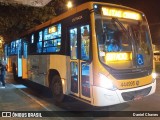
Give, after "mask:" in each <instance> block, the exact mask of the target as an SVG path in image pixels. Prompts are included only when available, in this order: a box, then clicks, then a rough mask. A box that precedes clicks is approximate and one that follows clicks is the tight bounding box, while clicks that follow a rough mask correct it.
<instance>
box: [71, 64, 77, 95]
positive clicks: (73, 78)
mask: <svg viewBox="0 0 160 120" xmlns="http://www.w3.org/2000/svg"><path fill="white" fill-rule="evenodd" d="M71 91H72V92H74V93H78V64H77V63H76V62H71Z"/></svg>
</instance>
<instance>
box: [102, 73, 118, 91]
mask: <svg viewBox="0 0 160 120" xmlns="http://www.w3.org/2000/svg"><path fill="white" fill-rule="evenodd" d="M99 85H100V86H101V87H103V88H106V89H109V90H116V89H117V88H116V87H115V86H114V85H113V82H112V80H110V79H109V78H107V77H106V76H105V75H103V74H101V73H99Z"/></svg>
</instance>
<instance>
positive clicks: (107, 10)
mask: <svg viewBox="0 0 160 120" xmlns="http://www.w3.org/2000/svg"><path fill="white" fill-rule="evenodd" d="M18 39H19V40H21V42H20V43H21V44H19V45H20V47H18V48H19V50H20V51H21V52H19V53H18V52H17V54H18V55H17V58H18V59H20V60H21V62H19V63H18V62H17V63H15V66H11V67H12V68H14V69H12V70H16V71H15V72H14V71H13V72H14V73H15V74H16V75H17V74H19V73H18V69H19V68H18V67H17V66H18V64H20V65H19V66H20V67H21V71H22V73H21V74H19V77H22V78H23V79H28V80H31V81H33V82H36V83H38V84H41V85H44V86H46V87H49V88H50V89H51V91H52V93H53V96H54V98H55V101H57V102H62V101H63V98H64V96H65V95H68V96H72V97H75V98H77V99H79V100H82V101H84V102H87V103H89V104H91V105H93V106H109V105H114V104H119V103H123V102H128V101H131V100H137V99H141V98H142V97H145V96H148V95H151V94H153V93H154V92H155V89H156V74H155V73H154V70H153V50H152V41H151V36H150V31H149V27H148V23H147V20H146V16H145V15H144V13H142V12H140V11H138V10H135V9H132V8H129V7H125V6H121V5H114V4H109V3H104V2H87V3H84V4H82V5H79V6H77V7H75V8H72V9H70V10H68V11H67V12H65V13H63V14H61V15H59V16H57V17H55V18H53V19H51V20H49V21H47V22H45V23H43V24H41V25H39V26H36V27H34V28H32V29H30V30H29V31H26V32H25V33H23V34H22V35H21V36H20V37H19V38H18ZM14 42H15V41H14ZM19 45H18V43H17V46H19ZM8 46H10V45H8ZM15 46H16V45H15ZM6 47H7V46H6ZM6 49H7V48H6ZM11 50H13V49H11ZM8 59H10V60H9V61H10V62H11V63H10V65H12V64H13V63H12V59H11V57H9V56H8ZM18 59H17V60H18ZM16 65H17V66H16ZM19 71H20V70H19Z"/></svg>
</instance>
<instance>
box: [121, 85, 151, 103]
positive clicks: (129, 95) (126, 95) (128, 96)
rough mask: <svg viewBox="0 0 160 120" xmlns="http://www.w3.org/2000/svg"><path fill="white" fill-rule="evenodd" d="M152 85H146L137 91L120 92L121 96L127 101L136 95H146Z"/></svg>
mask: <svg viewBox="0 0 160 120" xmlns="http://www.w3.org/2000/svg"><path fill="white" fill-rule="evenodd" d="M151 88H152V87H148V88H145V89H142V90H137V91H131V92H124V93H122V97H123V99H124V100H125V101H129V100H133V99H134V98H136V97H137V96H142V97H143V96H146V95H148V94H149V92H150V91H151Z"/></svg>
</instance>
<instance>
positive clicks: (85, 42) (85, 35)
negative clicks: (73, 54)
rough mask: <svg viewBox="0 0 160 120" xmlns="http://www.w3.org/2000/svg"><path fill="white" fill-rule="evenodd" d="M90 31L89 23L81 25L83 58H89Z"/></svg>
mask: <svg viewBox="0 0 160 120" xmlns="http://www.w3.org/2000/svg"><path fill="white" fill-rule="evenodd" d="M89 44H90V31H89V25H84V26H81V59H83V60H89Z"/></svg>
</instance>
